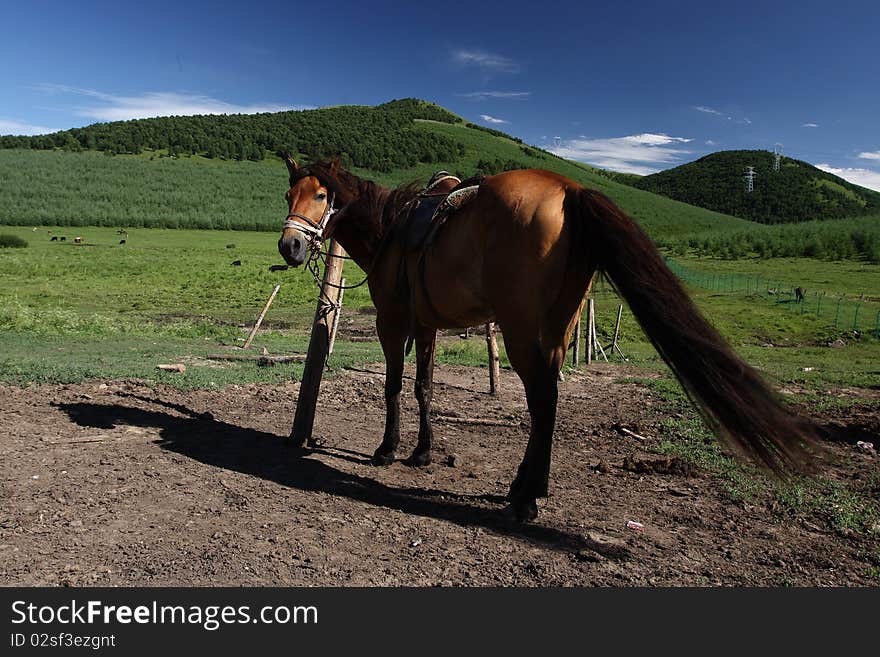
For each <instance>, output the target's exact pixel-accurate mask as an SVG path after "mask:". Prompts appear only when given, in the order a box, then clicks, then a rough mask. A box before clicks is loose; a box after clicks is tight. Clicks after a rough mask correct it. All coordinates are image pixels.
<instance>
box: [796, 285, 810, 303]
mask: <svg viewBox="0 0 880 657" xmlns="http://www.w3.org/2000/svg"><path fill="white" fill-rule="evenodd" d="M806 295H807V291H806V290H805V289H804V288H802V287H796V288H794V296H795V302H796V303H803V301H804V299H805V298H806Z"/></svg>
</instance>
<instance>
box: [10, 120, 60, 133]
mask: <svg viewBox="0 0 880 657" xmlns="http://www.w3.org/2000/svg"><path fill="white" fill-rule="evenodd" d="M50 132H58V131H57V130H56V129H54V128H46V127H45V126H41V125H32V124H30V123H25V122H23V121H15V120H14V119H0V135H47V134H49V133H50Z"/></svg>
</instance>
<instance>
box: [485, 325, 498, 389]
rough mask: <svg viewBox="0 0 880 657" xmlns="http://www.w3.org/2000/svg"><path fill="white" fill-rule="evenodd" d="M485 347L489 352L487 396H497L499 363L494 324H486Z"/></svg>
mask: <svg viewBox="0 0 880 657" xmlns="http://www.w3.org/2000/svg"><path fill="white" fill-rule="evenodd" d="M486 347H487V348H488V350H489V394H490V395H498V394H499V393H500V392H501V361H500V360H499V358H498V340H497V339H496V338H495V322H487V323H486Z"/></svg>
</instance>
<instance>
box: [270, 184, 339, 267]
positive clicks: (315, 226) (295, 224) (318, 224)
mask: <svg viewBox="0 0 880 657" xmlns="http://www.w3.org/2000/svg"><path fill="white" fill-rule="evenodd" d="M335 196H336V195H335V194H331V195H330V200H329V201H328V202H327V208H326V209H325V210H324V214H323V215H322V216H321V220H320V221H315V220H314V219H311V218H309V217H307V216H305V215H304V214H300V213H299V212H289V213H288V214H287V216H286V217H285V218H284V227H283V228H282V230H287V229H288V228H293V229H295V230H298V231H299V232H301V233H303V235H304V236H305V237H306V238H307V239H308V241H309V250H310V251H311V254H310V256H309V260H310V261H311V260H313V259H314V258H315V257H316V256H317V253H318V251H319V250H320V249H321V245H322V244H323V243H324V230H325V229H326V228H327V224H328V223H329V221H330V217H332V216H333V215H334V214H336V212H337V209H336V208H335V207H333V200H334V198H335ZM294 218H296V219H301V220H302V221H305V222H306V223H304V224H303V223H301V222H299V221H294V220H293V219H294Z"/></svg>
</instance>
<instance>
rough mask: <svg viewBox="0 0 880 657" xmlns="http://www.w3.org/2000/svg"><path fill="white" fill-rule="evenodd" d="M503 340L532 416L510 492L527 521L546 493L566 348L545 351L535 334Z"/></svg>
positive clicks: (519, 514) (518, 513) (514, 508)
mask: <svg viewBox="0 0 880 657" xmlns="http://www.w3.org/2000/svg"><path fill="white" fill-rule="evenodd" d="M502 326H503V325H502ZM504 344H505V347H506V349H507V355H508V357H509V358H510V363H511V365H513V367H514V369H515V370H516V372H517V374H519V377H520V379H522V382H523V386H524V387H525V391H526V400H527V402H528V407H529V415H530V416H531V429H530V431H529V444H528V446H527V447H526V453H525V456H524V457H523V460H522V463H521V464H520V466H519V470H518V471H517V474H516V478H515V479H514V480H513V483H512V484H511V486H510V492H509V493H508V499H509V500H510V505H511V509H512V511H513V513H514V515H515V517H516V519H517V520H519V521H521V522H527V521H529V520H532V519H534V518H535V517H536V516H537V515H538V506H537V504H536V500H537V498H539V497H546V496H547V488H548V484H549V479H550V454H551V449H552V445H553V428H554V425H555V424H556V402H557V399H558V390H557V387H556V382H557V375H558V374H559V368H560V366H561V359H562V358H564V356H565V350H564V348H562V347H560V349H558V350H555V351H554V352H553V353H552V354H546V353H545V352H544V350H542V349H541V347H540V344H539V343H538V341H537V340H536V339H535V338H534V336H532V337H531V338H522V339H518V338H517V336H515V335H511V336H509V337H508V335H507V334H505V336H504ZM560 354H561V356H560Z"/></svg>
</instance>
